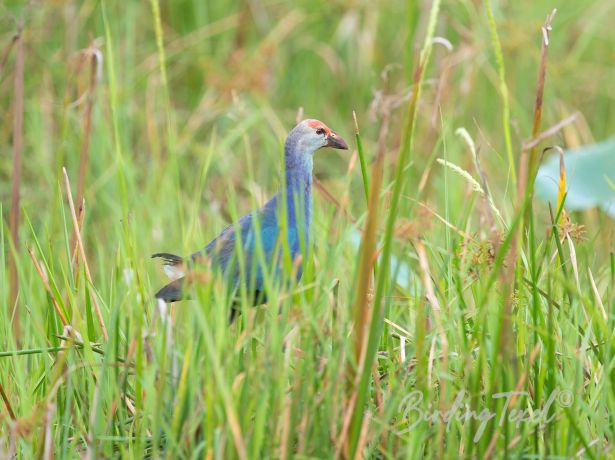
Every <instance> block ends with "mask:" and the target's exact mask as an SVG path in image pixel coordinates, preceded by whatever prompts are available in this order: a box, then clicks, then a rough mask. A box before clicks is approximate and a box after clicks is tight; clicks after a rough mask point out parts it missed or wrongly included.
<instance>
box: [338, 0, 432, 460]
mask: <svg viewBox="0 0 615 460" xmlns="http://www.w3.org/2000/svg"><path fill="white" fill-rule="evenodd" d="M439 10H440V1H439V0H435V1H434V2H433V3H432V6H431V11H430V14H429V22H428V26H427V32H426V35H425V43H424V44H423V48H422V50H421V54H420V58H419V63H418V66H417V68H416V71H415V72H414V82H413V88H412V95H411V97H410V101H409V104H408V115H407V117H408V118H407V125H406V129H405V130H404V133H403V137H402V143H401V145H400V148H399V153H398V155H397V166H396V168H395V169H396V173H395V178H394V183H393V192H392V195H391V207H390V210H389V214H388V217H387V222H386V229H385V234H384V242H383V249H382V253H381V257H382V263H381V264H380V267H381V268H380V270H379V271H378V278H377V282H376V292H375V295H374V302H373V308H372V312H371V317H370V322H369V335H368V343H367V349H366V352H365V353H364V354H363V356H364V358H363V359H362V360H361V362H360V364H359V370H360V374H359V385H358V388H357V390H358V393H357V404H356V407H355V409H354V413H353V419H352V425H351V430H350V447H351V448H350V453H351V455H352V456H354V454H355V451H356V448H357V443H358V440H359V435H360V428H361V425H362V419H363V417H364V413H365V410H364V408H365V402H366V400H367V393H368V384H369V381H370V378H371V365H372V363H373V361H374V358H375V356H376V351H377V348H378V343H379V341H380V335H381V332H382V326H383V323H384V308H383V307H384V305H382V306H381V303H382V302H384V294H385V292H386V291H387V287H386V285H387V279H388V272H389V266H390V263H389V261H390V256H391V247H392V242H393V233H394V227H395V220H396V218H397V208H398V204H399V200H400V197H401V194H402V190H403V186H404V183H405V178H406V174H405V172H406V168H407V165H408V160H409V158H410V151H411V149H412V144H413V138H414V129H415V126H416V115H417V107H418V101H419V99H420V94H421V86H422V81H423V75H424V71H425V68H426V67H427V64H428V63H429V58H430V55H431V49H432V41H433V37H434V33H435V28H436V22H437V18H438V13H439ZM373 188H375V187H373ZM373 193H374V191H373V190H372V194H373ZM362 277H365V275H362Z"/></svg>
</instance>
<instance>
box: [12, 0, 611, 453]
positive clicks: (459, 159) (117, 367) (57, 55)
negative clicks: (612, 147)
mask: <svg viewBox="0 0 615 460" xmlns="http://www.w3.org/2000/svg"><path fill="white" fill-rule="evenodd" d="M491 3H493V4H491ZM555 6H557V8H558V16H557V23H556V26H557V27H556V31H555V32H554V34H553V36H552V37H551V40H550V43H549V57H550V60H549V63H548V68H547V69H548V72H547V75H548V79H546V80H543V82H545V81H546V84H545V85H544V97H542V98H541V99H542V103H541V105H540V111H541V118H540V119H541V120H542V122H541V125H545V126H555V128H554V129H550V130H548V131H547V132H546V133H545V134H541V133H540V132H538V131H540V129H539V128H537V127H536V121H535V120H536V116H535V112H536V110H535V107H532V98H533V97H534V95H536V94H537V90H536V81H535V78H534V76H535V75H536V73H537V72H538V71H539V69H541V68H542V69H543V71H544V69H545V67H544V65H545V64H544V62H545V59H544V58H543V59H542V61H541V57H540V56H541V50H540V40H541V39H542V33H541V24H542V23H543V21H544V17H545V15H546V14H548V13H549V12H550V11H552V9H553V7H554V5H552V4H546V3H545V2H542V1H535V2H532V4H531V5H528V4H525V5H524V6H523V7H520V6H518V5H517V4H514V3H501V2H498V3H496V2H488V1H486V2H484V4H480V2H478V3H477V2H466V1H461V2H443V3H442V5H440V2H437V1H436V2H431V3H429V4H425V5H421V4H419V3H417V2H407V3H404V2H387V3H386V4H385V3H384V2H363V3H362V2H359V3H357V2H337V3H336V2H334V3H330V2H329V3H326V4H325V3H321V2H314V1H310V2H308V1H307V0H305V1H304V0H299V1H297V2H292V3H291V2H282V3H279V2H274V3H271V2H259V1H257V2H241V3H240V4H235V3H233V2H223V1H208V2H199V1H191V0H182V1H181V2H180V3H176V2H159V1H157V0H152V1H151V2H150V3H149V4H147V3H146V4H141V3H139V2H125V3H123V4H120V3H116V2H109V1H108V0H105V1H102V2H94V1H89V0H85V1H83V2H75V3H73V2H70V1H67V2H65V3H63V4H61V5H60V4H45V5H41V6H40V10H39V9H36V10H35V9H34V7H30V6H22V5H18V4H15V5H13V4H12V3H11V4H7V6H6V8H5V10H0V15H2V14H6V15H8V16H11V15H13V16H16V17H18V18H19V19H21V20H22V22H23V34H22V37H23V46H24V55H25V56H26V59H25V61H24V72H23V84H24V87H23V104H24V107H23V108H24V114H25V117H24V120H23V121H24V124H23V147H22V149H21V150H22V151H23V152H24V156H23V158H24V162H23V174H22V175H21V177H22V181H21V184H19V185H20V186H19V189H20V193H21V205H20V209H22V210H23V225H21V226H20V227H19V239H18V241H19V243H18V244H17V245H16V246H15V247H14V249H15V250H14V251H13V250H12V249H11V241H13V239H12V235H11V232H10V229H11V227H10V225H9V221H10V219H9V217H10V213H11V212H14V209H15V206H13V205H12V204H11V201H10V197H11V187H12V185H9V184H12V183H13V182H12V179H13V178H12V177H10V175H9V174H10V173H9V172H8V171H10V170H11V168H12V167H13V165H12V159H11V158H10V156H9V155H7V156H6V158H1V159H0V177H2V178H3V180H2V181H0V196H1V197H2V198H1V199H2V205H1V206H0V209H1V210H2V218H3V226H2V228H1V229H0V247H2V249H3V251H2V253H1V255H0V262H1V264H0V280H1V283H0V286H1V287H0V298H2V299H3V305H5V307H3V308H0V332H1V336H2V337H3V338H4V339H3V341H2V346H1V347H0V348H1V349H0V457H1V458H4V456H6V457H7V458H13V457H16V458H24V459H26V458H75V457H84V458H90V459H94V458H165V459H166V458H169V459H171V458H173V459H174V458H203V457H205V458H268V457H275V458H291V457H293V458H353V459H355V458H422V457H427V458H460V457H462V458H501V457H507V458H513V457H514V458H517V457H536V458H568V457H573V456H580V457H587V458H606V457H608V456H610V455H612V452H613V450H612V443H613V435H614V432H613V426H615V424H614V423H613V415H612V414H613V413H614V412H613V411H614V409H615V390H614V387H613V382H614V381H615V369H614V364H615V361H614V357H615V346H614V344H615V342H614V340H613V330H614V329H613V326H614V308H615V297H614V295H613V286H615V254H614V250H613V244H612V241H613V238H612V235H613V230H614V228H613V223H612V222H611V221H609V220H608V218H607V217H606V216H605V215H603V214H600V213H599V212H598V211H588V212H585V213H571V212H567V210H566V203H565V194H562V199H561V200H560V202H558V203H554V204H553V208H552V210H551V208H550V207H549V206H547V205H545V204H543V203H540V202H538V201H536V200H533V199H532V201H530V195H529V194H528V195H527V197H526V198H522V195H518V196H517V195H516V193H517V190H516V188H515V187H514V182H515V180H513V179H512V178H513V177H515V178H516V180H521V174H518V170H517V168H518V167H520V166H521V165H523V164H525V161H526V160H521V158H517V156H516V154H515V152H521V151H522V150H523V149H524V148H533V149H535V151H536V152H540V151H541V150H542V148H545V147H549V146H551V145H559V146H561V147H565V146H567V145H573V144H574V142H575V140H579V139H587V138H588V137H590V134H591V136H593V137H595V138H596V139H599V138H601V137H606V136H607V135H608V134H610V132H609V129H610V127H611V126H613V124H614V122H615V119H614V116H615V115H614V114H613V113H612V111H611V110H610V106H611V104H612V98H613V94H612V91H611V90H610V88H611V87H610V86H609V85H608V84H607V82H608V81H611V80H612V79H613V78H614V77H615V75H614V73H613V72H614V71H613V69H612V66H610V63H609V62H608V51H609V49H610V48H609V47H608V46H607V42H612V41H613V39H615V35H614V34H615V31H614V30H612V27H610V24H609V23H608V20H607V19H606V18H607V17H608V15H607V14H606V12H608V11H611V10H610V9H609V8H614V7H615V2H612V1H610V0H609V1H602V2H599V1H595V2H589V5H588V4H584V5H579V3H578V2H572V1H562V2H559V3H558V4H557V5H555ZM597 12H601V14H597ZM0 19H1V18H0ZM3 24H11V26H10V27H9V28H8V29H11V27H13V26H12V24H13V22H12V19H11V20H7V21H4V22H3ZM8 29H7V30H6V31H5V32H1V33H0V43H12V42H11V40H12V37H13V35H14V33H15V30H8ZM0 30H5V29H0ZM580 30H584V31H586V32H583V33H579V31H580ZM579 34H580V35H579ZM402 36H403V39H402V38H401V37H402ZM96 37H102V38H103V39H104V40H102V41H100V40H97V39H96ZM438 37H439V38H438ZM442 38H444V39H446V40H448V42H450V43H451V44H452V49H448V48H446V47H440V46H436V43H443V40H442ZM93 39H94V40H95V41H92V40H93ZM92 43H94V44H95V45H96V46H98V47H99V49H100V52H101V53H102V56H103V60H102V61H97V62H98V65H100V62H102V65H103V67H102V70H103V72H102V74H100V75H101V79H100V80H95V79H93V78H94V72H93V67H92V68H90V70H92V73H91V74H89V75H87V76H86V77H85V80H87V82H86V84H85V85H84V84H83V82H82V80H83V79H84V75H80V73H79V72H74V71H73V70H72V69H73V67H71V65H72V64H71V62H74V58H75V57H76V58H80V57H82V54H77V55H74V54H73V53H74V52H76V50H80V49H81V50H83V49H89V48H87V47H88V44H92ZM419 46H420V47H421V49H420V51H417V50H418V47H419ZM7 50H8V51H6V52H5V53H3V56H5V55H6V56H7V58H6V59H4V57H2V62H1V63H2V65H1V66H0V104H2V107H4V108H6V110H5V112H6V113H10V109H11V108H14V107H15V104H16V97H17V96H18V95H17V93H16V92H15V91H13V81H14V80H13V78H12V76H14V75H15V72H16V71H17V70H18V66H19V62H18V59H17V54H16V48H14V49H10V47H9V48H7ZM77 53H79V52H78V51H77ZM542 53H543V56H546V50H544V49H543V51H542ZM92 62H93V61H90V63H92ZM541 62H542V63H543V64H541ZM92 65H94V64H92ZM541 65H542V66H543V67H541ZM385 68H386V71H384V69H385ZM504 69H505V72H504ZM590 69H591V71H590ZM383 71H384V72H383ZM83 74H85V73H83ZM589 74H591V78H589ZM9 75H11V78H9V77H8V76H9ZM97 75H98V73H97ZM539 81H540V80H539ZM539 86H540V85H539ZM84 88H86V89H85V91H89V93H86V92H84ZM94 89H95V90H96V93H95V99H92V98H90V99H88V101H87V102H86V105H85V107H84V106H83V104H82V103H81V102H82V101H75V100H71V97H72V96H71V97H65V95H77V96H75V97H76V98H78V97H79V96H80V95H82V94H89V96H90V97H91V96H93V95H94ZM581 91H582V94H581V95H580V94H579V92H581ZM539 93H540V94H541V95H542V94H543V93H542V91H541V90H540V88H539ZM299 107H303V112H301V113H305V116H310V117H316V118H319V119H322V120H323V121H324V122H325V123H327V124H328V125H329V126H330V127H331V128H333V129H335V130H336V131H337V132H338V133H339V134H340V135H342V136H343V137H344V138H345V139H346V140H347V141H349V140H351V139H352V134H353V133H354V134H355V145H354V146H353V147H354V149H355V150H356V152H352V151H351V152H349V153H348V154H346V153H340V152H339V151H326V150H323V151H320V152H317V154H316V156H315V158H314V162H315V177H316V179H317V180H315V187H314V194H315V203H314V204H315V226H314V229H313V230H314V236H315V239H316V242H317V244H316V245H315V247H314V249H313V252H312V253H311V254H309V253H306V254H305V260H304V275H303V278H302V280H301V282H300V283H295V282H292V279H293V276H292V274H293V270H294V269H295V267H294V266H293V262H292V261H291V260H290V258H289V257H283V259H284V264H283V265H284V270H283V271H284V277H286V279H284V280H282V281H280V280H277V279H276V277H275V276H273V273H272V272H270V271H268V272H266V276H265V284H266V285H267V288H268V289H267V290H268V297H269V302H268V304H267V305H265V306H262V307H256V308H252V307H250V306H249V303H250V302H249V299H248V293H247V289H245V287H244V288H242V290H241V292H240V293H239V294H240V298H241V306H240V309H241V315H240V316H239V317H238V319H237V320H236V321H235V322H234V323H233V324H232V325H229V324H228V315H229V311H228V304H229V292H228V286H227V285H226V283H225V280H224V279H223V277H221V276H220V274H219V273H215V271H212V270H210V268H209V267H207V266H206V265H205V266H203V267H199V269H198V270H196V271H195V272H194V273H191V275H190V276H191V280H192V281H194V282H193V283H191V286H190V287H189V291H190V293H191V300H187V301H184V302H181V303H177V304H174V305H170V306H166V307H165V306H164V305H160V304H157V303H156V302H155V301H154V299H153V292H155V290H156V289H157V288H158V287H159V286H160V285H161V284H162V283H164V282H166V280H164V279H163V275H162V273H161V270H160V268H159V267H157V266H156V265H155V264H153V263H151V261H150V258H149V257H150V254H152V253H154V252H159V251H169V252H177V253H181V254H188V253H190V252H191V251H195V250H197V249H199V248H202V247H203V246H204V244H205V243H206V242H208V241H209V240H210V239H211V238H213V237H214V236H215V235H217V234H218V233H219V231H220V230H221V229H222V228H224V227H225V226H226V225H228V224H229V223H231V222H233V221H235V220H236V219H237V217H239V216H241V215H242V214H243V213H245V212H248V211H249V210H251V209H253V208H255V207H257V206H260V205H262V204H263V202H264V201H265V199H266V198H267V197H269V196H270V195H271V194H272V193H273V192H274V191H275V190H276V189H278V188H279V187H281V186H283V182H284V175H283V174H281V172H282V169H281V164H282V163H281V159H282V157H283V156H282V141H283V138H284V135H285V133H286V132H287V131H288V130H289V129H290V128H292V125H293V124H294V122H295V117H296V115H295V114H296V113H297V109H298V108H299ZM533 109H534V110H533ZM11 110H12V109H11ZM353 111H354V112H355V117H354V119H353ZM577 111H578V112H579V114H580V115H578V116H577V118H575V119H574V120H573V119H572V118H569V117H570V116H571V114H573V113H576V112H577ZM11 116H12V115H11ZM7 119H8V118H7ZM561 120H569V121H566V122H565V123H564V122H561V123H560V121H561ZM17 121H18V120H16V119H11V122H10V123H9V122H8V121H7V123H5V125H6V126H3V127H4V129H0V136H2V138H3V139H7V140H10V141H13V140H14V139H13V137H11V136H12V134H11V133H12V132H13V123H17ZM359 124H360V126H359ZM359 127H360V130H359ZM588 127H589V128H588ZM588 129H590V130H591V131H590V132H589V133H588ZM519 133H521V134H519ZM523 133H532V137H533V138H537V139H539V141H540V142H541V143H540V144H539V143H537V142H534V140H533V139H531V140H529V141H528V140H526V141H525V142H524V141H523V139H522V136H523ZM458 134H459V135H458ZM9 144H10V143H9V142H7V145H9ZM530 145H531V147H528V146H530ZM555 150H557V149H555ZM355 155H356V156H355ZM436 159H439V160H438V161H434V160H436ZM357 163H358V165H357ZM349 165H350V166H349ZM58 166H59V167H58ZM357 166H358V167H357ZM63 167H65V168H66V170H65V171H63V169H62V168H63ZM531 170H533V166H532V168H531ZM84 171H85V172H84ZM568 173H572V172H570V171H568ZM69 179H70V180H69ZM79 183H81V184H82V185H79ZM509 183H510V184H512V185H513V186H512V187H511V186H510V185H509ZM419 184H420V186H419ZM477 185H478V187H477ZM81 189H82V192H83V198H84V200H85V203H86V208H85V209H84V210H83V211H82V213H81V214H80V213H79V206H80V205H81V203H82V201H81V200H80V199H77V200H76V201H73V199H72V196H73V194H76V195H75V196H77V195H79V194H80V190H81ZM524 196H525V195H524ZM294 198H295V197H285V199H287V200H288V199H294ZM86 211H87V212H86ZM73 240H74V241H73ZM304 246H305V245H304ZM75 248H78V249H75ZM237 249H238V250H241V247H238V248H237ZM261 249H262V248H261ZM278 250H279V251H280V254H282V255H283V256H284V255H286V256H287V255H288V248H287V247H286V244H285V242H284V241H280V242H279V245H278ZM306 252H307V249H306ZM257 253H258V258H259V259H260V260H261V261H262V260H263V253H262V250H258V251H257ZM13 255H15V256H16V257H17V259H16V265H17V267H18V268H19V270H18V275H19V278H18V281H19V292H20V294H19V297H18V304H17V305H18V308H17V309H16V314H17V315H18V318H19V320H20V327H19V330H20V335H19V336H18V335H17V334H16V333H15V332H14V331H13V329H12V312H13V310H12V307H13V306H12V304H11V302H10V299H11V296H10V292H9V288H8V287H9V286H10V284H9V280H10V275H9V272H10V260H12V257H13ZM242 269H243V270H245V269H246V267H242ZM510 392H514V393H510ZM506 395H508V396H506ZM481 414H482V415H481Z"/></svg>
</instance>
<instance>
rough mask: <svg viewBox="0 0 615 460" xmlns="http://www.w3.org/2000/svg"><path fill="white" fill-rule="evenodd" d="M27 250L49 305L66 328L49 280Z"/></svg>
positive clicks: (31, 252) (33, 256)
mask: <svg viewBox="0 0 615 460" xmlns="http://www.w3.org/2000/svg"><path fill="white" fill-rule="evenodd" d="M27 250H28V254H30V258H31V259H32V263H33V264H34V268H35V269H36V272H37V273H38V276H40V278H41V281H42V282H43V286H45V290H46V291H47V294H49V297H50V298H51V303H52V304H53V308H54V309H55V311H56V313H57V314H58V316H59V317H60V321H62V326H64V327H66V326H68V324H69V323H68V319H67V318H66V316H65V315H64V312H63V311H62V308H60V304H59V303H58V301H57V299H56V297H55V295H54V293H53V290H52V289H51V286H50V285H49V278H48V276H47V275H46V273H45V272H44V271H43V269H42V268H41V266H40V264H39V263H38V260H36V256H35V255H34V251H32V249H31V248H29V247H28V248H27Z"/></svg>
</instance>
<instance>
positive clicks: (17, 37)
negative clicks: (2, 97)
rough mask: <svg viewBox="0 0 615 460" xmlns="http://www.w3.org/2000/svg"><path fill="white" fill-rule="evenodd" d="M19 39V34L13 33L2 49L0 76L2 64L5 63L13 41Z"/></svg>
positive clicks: (13, 44) (13, 43) (2, 68)
mask: <svg viewBox="0 0 615 460" xmlns="http://www.w3.org/2000/svg"><path fill="white" fill-rule="evenodd" d="M17 40H19V34H18V33H17V34H15V35H13V37H12V38H11V41H10V42H9V43H8V44H7V45H6V47H5V48H4V51H3V52H2V58H0V76H1V75H2V71H3V70H4V66H5V65H6V61H8V59H9V56H10V54H11V50H12V49H13V47H14V46H15V43H16V42H17Z"/></svg>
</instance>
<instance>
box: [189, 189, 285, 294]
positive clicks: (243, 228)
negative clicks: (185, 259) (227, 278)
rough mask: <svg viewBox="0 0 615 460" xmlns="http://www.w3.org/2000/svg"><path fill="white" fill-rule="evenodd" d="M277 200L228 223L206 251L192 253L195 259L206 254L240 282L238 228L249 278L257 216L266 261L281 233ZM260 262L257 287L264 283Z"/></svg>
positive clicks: (269, 260) (272, 253) (254, 246)
mask: <svg viewBox="0 0 615 460" xmlns="http://www.w3.org/2000/svg"><path fill="white" fill-rule="evenodd" d="M277 201H278V198H277V195H276V196H275V197H273V198H272V199H271V200H270V201H269V202H268V203H267V204H266V205H265V206H264V207H263V208H261V209H260V210H258V211H256V212H255V213H250V214H246V215H245V216H243V217H242V218H241V219H239V221H238V222H237V224H233V225H229V226H228V227H226V228H225V229H224V230H223V231H222V232H221V233H220V235H218V236H217V237H216V238H215V239H214V240H212V241H211V242H210V243H209V244H208V245H207V246H205V249H204V250H203V251H199V252H196V253H194V254H192V259H193V261H195V262H198V260H199V259H200V258H202V257H203V256H204V255H206V256H207V257H209V259H210V260H211V261H212V263H213V264H214V265H217V266H218V267H219V269H220V270H221V271H222V272H227V270H228V271H229V272H228V274H229V275H231V274H232V276H233V278H234V281H235V282H237V281H238V278H239V273H240V267H239V263H238V261H237V259H236V257H235V255H236V250H237V247H236V244H237V243H236V240H237V231H236V230H237V229H238V230H239V231H240V234H241V239H240V242H241V248H242V256H243V261H244V266H245V268H246V277H247V278H248V279H249V277H250V274H251V269H252V267H253V263H254V254H255V251H256V244H257V243H256V242H257V238H256V237H255V230H256V228H257V225H256V223H255V220H257V221H258V228H259V235H260V244H261V248H262V250H263V254H264V256H265V260H266V261H267V262H271V261H272V257H273V255H274V251H275V248H276V245H277V241H278V234H279V225H278V217H277V211H278V209H277ZM295 233H296V232H295V231H289V237H290V238H289V244H290V245H291V246H292V245H294V239H296V238H293V237H292V236H291V235H292V234H295ZM258 265H259V264H258V263H257V264H256V268H257V271H256V276H255V282H256V286H255V287H256V288H260V286H261V284H262V270H261V268H260V267H259V266H258Z"/></svg>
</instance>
